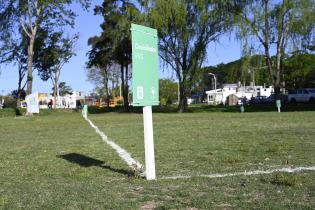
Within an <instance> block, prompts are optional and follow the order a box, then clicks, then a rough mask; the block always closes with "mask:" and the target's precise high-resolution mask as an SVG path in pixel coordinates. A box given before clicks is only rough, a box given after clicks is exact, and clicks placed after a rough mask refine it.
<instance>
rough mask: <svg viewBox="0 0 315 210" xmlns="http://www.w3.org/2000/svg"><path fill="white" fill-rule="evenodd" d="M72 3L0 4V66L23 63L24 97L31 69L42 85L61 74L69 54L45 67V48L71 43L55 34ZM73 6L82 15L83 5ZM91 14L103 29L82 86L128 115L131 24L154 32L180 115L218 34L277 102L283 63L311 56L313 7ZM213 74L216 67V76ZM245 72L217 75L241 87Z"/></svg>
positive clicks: (242, 1) (175, 0) (206, 4)
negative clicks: (238, 48)
mask: <svg viewBox="0 0 315 210" xmlns="http://www.w3.org/2000/svg"><path fill="white" fill-rule="evenodd" d="M73 2H74V1H71V0H67V1H64V0H58V1H40V0H27V1H26V0H7V1H2V2H1V3H2V4H1V6H0V27H1V28H0V30H1V32H0V33H1V38H0V40H1V46H2V47H1V51H0V55H1V60H0V61H1V62H12V61H14V62H16V63H21V64H22V65H21V72H22V73H21V75H22V77H25V74H26V73H27V77H26V78H27V79H26V80H27V83H26V85H27V93H31V89H32V72H33V70H34V68H36V69H38V70H39V71H38V72H40V75H41V77H42V78H43V79H47V78H52V79H53V80H58V73H57V74H56V72H58V71H57V70H56V69H58V68H59V69H60V68H61V67H62V63H65V62H67V61H68V60H67V58H69V56H72V55H73V54H74V53H75V52H74V51H73V50H66V51H67V53H66V54H65V55H63V57H64V59H63V60H62V61H61V60H60V59H59V60H58V59H56V60H58V62H57V61H56V62H50V61H54V59H51V57H54V58H55V57H58V56H57V54H58V55H60V53H56V52H55V51H54V50H52V49H55V48H57V49H59V50H60V48H59V47H60V46H63V44H65V45H69V46H72V43H73V40H74V39H75V38H69V39H64V41H61V39H62V37H63V38H64V36H63V33H62V30H58V29H60V28H62V27H65V26H73V24H74V17H75V13H74V12H73V11H71V10H69V9H68V8H69V7H68V5H69V4H71V3H73ZM77 2H79V3H81V5H82V6H83V7H84V8H87V7H88V5H89V2H88V1H87V0H86V1H84V0H78V1H77ZM16 11H18V12H16ZM94 13H95V15H100V16H102V17H103V22H102V24H101V29H102V32H101V34H99V35H96V36H94V37H91V38H90V39H89V40H88V44H89V45H90V47H91V50H90V51H89V52H87V56H88V62H87V64H86V67H87V70H86V71H87V75H88V79H89V80H90V81H93V82H95V84H96V85H97V87H98V91H99V92H100V93H102V94H104V96H106V98H107V100H109V99H110V97H112V96H113V95H115V91H116V92H117V91H118V90H119V91H120V92H121V94H122V96H123V98H124V108H125V110H126V111H128V108H129V85H130V82H129V80H130V78H131V77H132V71H131V68H132V65H131V63H132V60H131V57H132V56H131V53H132V52H131V33H130V25H131V23H136V24H141V25H145V26H148V27H153V28H156V29H157V30H158V37H159V56H160V60H161V62H160V63H161V65H162V66H164V67H166V68H167V69H170V70H171V71H173V72H174V74H175V76H176V78H177V80H178V81H179V86H178V92H179V104H178V111H179V112H185V111H186V110H187V97H189V96H190V95H191V94H193V93H194V92H196V90H197V89H198V88H197V86H198V85H196V84H199V83H197V82H198V80H200V75H201V73H200V69H202V67H203V63H204V61H205V59H206V57H207V53H208V52H207V47H208V46H209V44H210V43H212V42H216V41H218V40H219V39H220V38H221V37H222V35H224V34H231V33H235V34H236V35H237V38H238V39H239V40H240V41H241V42H242V45H243V51H242V56H243V58H244V59H243V60H242V62H241V63H242V64H241V67H243V66H246V65H247V66H251V65H252V63H253V62H255V61H253V59H252V57H253V55H255V54H257V55H259V56H256V57H257V58H259V59H258V60H259V62H260V64H259V65H260V67H264V68H262V69H259V70H257V71H255V70H254V66H252V67H251V68H249V69H250V70H251V71H252V72H255V74H257V76H259V77H257V78H259V79H260V80H261V81H268V82H269V83H270V84H272V85H273V86H274V88H275V94H276V95H278V94H280V89H281V88H283V87H285V81H286V80H287V79H288V77H291V76H292V75H294V74H295V73H294V70H293V71H292V72H291V73H290V74H289V72H290V71H291V70H290V69H289V68H287V66H286V62H287V58H288V57H292V63H291V66H292V65H300V64H299V63H298V60H299V57H295V58H296V59H295V61H294V56H301V54H294V53H295V52H301V51H302V52H304V54H312V52H313V51H312V50H314V45H315V41H314V40H315V39H314V24H315V3H314V1H313V0H277V1H271V0H238V1H230V0H211V1H199V0H192V1H191V0H137V1H131V0H105V1H104V2H103V3H102V4H101V5H98V6H96V7H95V8H94ZM52 26H53V27H52ZM16 28H18V31H19V33H18V34H19V35H18V36H17V35H16V34H17V33H16ZM55 33H57V34H55ZM58 33H59V34H58ZM40 34H43V35H40ZM45 34H46V35H45ZM47 37H48V38H47ZM17 40H18V42H17ZM23 40H24V41H23ZM53 40H55V41H53ZM58 40H59V41H58ZM65 40H69V41H71V42H70V43H67V42H65ZM16 43H20V44H21V45H20V44H19V47H17V48H18V49H19V50H20V49H24V50H23V52H22V55H23V56H21V57H20V56H17V55H16V54H18V53H13V54H12V52H11V51H12V49H14V46H15V45H16ZM22 43H23V45H22ZM20 46H23V47H22V48H21V47H20ZM61 48H62V49H64V47H61ZM71 49H73V48H71ZM227 53H228V52H227ZM61 54H62V53H61ZM13 55H14V56H13ZM258 60H257V61H258ZM56 63H59V64H56ZM249 64H251V65H249ZM221 67H222V66H221ZM218 69H220V67H219V66H218V67H217V69H216V70H218ZM211 71H213V69H211ZM246 71H248V68H247V69H246V68H240V69H239V70H236V71H231V72H228V73H225V69H223V70H222V71H221V70H220V71H219V72H218V74H226V77H229V78H241V79H243V80H248V79H249V78H247V77H248V74H246ZM258 72H259V73H258ZM23 75H24V76H23ZM290 75H291V76H290ZM54 78H57V79H54ZM308 79H309V78H308ZM306 80H307V79H306ZM234 82H235V81H234ZM303 82H305V81H302V80H296V81H295V82H294V84H293V83H292V85H293V86H294V85H298V86H299V85H300V83H303ZM289 85H291V84H289ZM199 86H200V85H199ZM199 88H200V87H199Z"/></svg>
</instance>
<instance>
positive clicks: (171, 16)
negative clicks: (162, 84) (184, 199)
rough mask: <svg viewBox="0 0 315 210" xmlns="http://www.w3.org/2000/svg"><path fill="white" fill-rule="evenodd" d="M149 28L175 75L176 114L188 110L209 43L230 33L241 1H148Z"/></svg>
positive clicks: (161, 53)
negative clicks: (233, 14)
mask: <svg viewBox="0 0 315 210" xmlns="http://www.w3.org/2000/svg"><path fill="white" fill-rule="evenodd" d="M147 2H148V3H147V4H146V5H147V8H148V11H149V12H148V16H149V18H148V19H149V22H150V25H151V26H152V27H154V28H156V29H157V30H158V35H159V54H160V57H161V58H162V60H163V61H164V62H166V63H167V64H168V65H169V66H170V67H171V68H172V69H173V70H174V71H175V73H176V76H177V79H178V80H179V84H180V88H179V89H180V91H179V92H180V101H179V105H178V111H179V112H185V111H186V110H187V97H188V96H189V95H190V94H191V88H192V85H193V82H194V79H195V76H196V71H197V69H200V68H201V65H202V63H203V61H204V60H205V58H206V48H207V46H208V44H209V43H210V42H213V41H215V40H217V39H218V38H219V36H220V35H222V34H223V33H224V32H226V31H227V30H229V27H228V26H229V25H230V24H231V22H232V20H233V16H232V11H233V12H234V13H239V11H240V10H241V9H242V4H241V3H242V1H199V0H193V1H188V0H156V1H147Z"/></svg>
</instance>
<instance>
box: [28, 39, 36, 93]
mask: <svg viewBox="0 0 315 210" xmlns="http://www.w3.org/2000/svg"><path fill="white" fill-rule="evenodd" d="M34 43H35V34H32V37H31V38H30V43H29V46H28V48H27V89H26V95H29V94H31V93H32V86H33V57H34Z"/></svg>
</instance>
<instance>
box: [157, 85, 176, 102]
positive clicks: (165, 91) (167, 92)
mask: <svg viewBox="0 0 315 210" xmlns="http://www.w3.org/2000/svg"><path fill="white" fill-rule="evenodd" d="M159 88H160V90H159V94H160V104H161V105H167V104H172V103H174V102H175V101H177V93H178V84H177V83H176V82H174V80H172V79H160V80H159Z"/></svg>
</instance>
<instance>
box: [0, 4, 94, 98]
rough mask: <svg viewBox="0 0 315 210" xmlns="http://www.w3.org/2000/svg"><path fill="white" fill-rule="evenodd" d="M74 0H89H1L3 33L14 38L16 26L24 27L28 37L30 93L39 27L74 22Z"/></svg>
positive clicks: (60, 25)
mask: <svg viewBox="0 0 315 210" xmlns="http://www.w3.org/2000/svg"><path fill="white" fill-rule="evenodd" d="M73 2H79V3H80V4H81V5H82V6H83V7H84V8H87V7H88V6H89V0H45V1H42V0H6V1H5V0H1V7H0V25H1V29H3V30H0V34H1V35H0V37H2V38H6V39H9V38H14V36H15V32H16V31H15V29H16V28H20V27H21V28H22V29H23V32H24V33H25V34H26V36H27V38H28V48H27V68H28V70H27V91H26V93H27V94H30V93H32V84H33V83H32V82H33V58H34V45H35V40H36V36H37V33H38V30H39V29H40V28H43V27H45V28H49V29H50V31H53V29H54V28H56V27H63V26H73V25H74V18H75V13H74V12H73V11H72V10H71V9H69V5H70V4H72V3H73Z"/></svg>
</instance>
